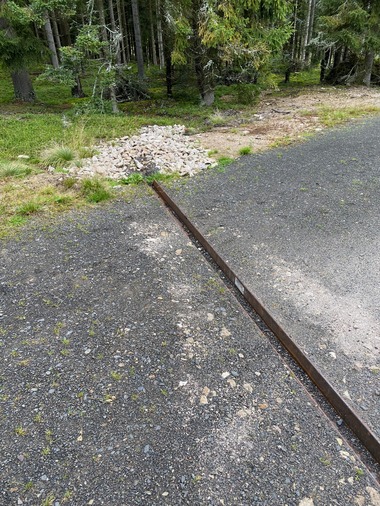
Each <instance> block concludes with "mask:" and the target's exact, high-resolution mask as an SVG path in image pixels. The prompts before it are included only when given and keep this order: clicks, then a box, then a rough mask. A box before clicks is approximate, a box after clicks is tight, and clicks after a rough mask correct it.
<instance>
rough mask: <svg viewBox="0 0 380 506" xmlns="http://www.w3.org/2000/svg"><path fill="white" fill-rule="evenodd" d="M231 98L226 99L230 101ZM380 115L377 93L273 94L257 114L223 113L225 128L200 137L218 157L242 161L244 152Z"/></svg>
mask: <svg viewBox="0 0 380 506" xmlns="http://www.w3.org/2000/svg"><path fill="white" fill-rule="evenodd" d="M228 99H229V97H228V96H225V97H224V100H226V101H228ZM379 111H380V90H379V89H377V88H372V89H368V88H364V87H355V88H331V87H328V88H321V87H313V88H312V89H309V90H306V91H305V90H290V92H287V95H286V96H276V94H275V93H273V92H272V93H271V92H267V93H265V95H263V97H262V99H261V101H260V103H259V105H258V107H257V111H256V112H255V114H253V115H250V116H247V111H244V112H242V113H239V111H235V110H234V111H231V115H228V111H227V112H226V111H224V112H220V114H219V116H220V117H218V118H215V122H217V121H219V123H220V124H219V125H217V126H215V127H214V128H212V129H211V130H209V131H207V132H204V133H200V134H197V135H196V137H197V138H198V139H199V141H200V144H201V145H202V146H203V147H204V148H207V149H209V150H212V151H213V152H214V153H215V154H217V155H218V157H220V156H227V157H232V158H234V157H236V156H238V155H239V151H240V150H241V149H242V148H245V147H249V148H251V152H257V151H261V150H265V149H268V148H271V147H274V146H277V145H281V144H288V143H290V142H294V141H296V140H302V139H303V138H304V137H305V134H306V135H307V134H313V133H314V132H318V131H320V130H322V129H325V128H327V127H329V126H334V125H335V124H337V123H340V122H344V121H345V120H347V119H350V118H352V117H357V116H360V115H362V114H368V113H371V112H373V113H375V112H379Z"/></svg>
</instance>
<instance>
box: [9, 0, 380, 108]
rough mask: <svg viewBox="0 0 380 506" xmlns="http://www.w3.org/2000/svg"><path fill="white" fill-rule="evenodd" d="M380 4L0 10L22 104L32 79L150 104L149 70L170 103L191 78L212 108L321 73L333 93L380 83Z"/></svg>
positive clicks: (140, 3) (21, 5)
mask: <svg viewBox="0 0 380 506" xmlns="http://www.w3.org/2000/svg"><path fill="white" fill-rule="evenodd" d="M379 52H380V2H379V1H378V0H344V1H343V0H252V1H246V0H244V1H243V0H232V1H231V0H225V1H224V0H223V1H220V2H219V1H215V0H207V1H204V0H174V1H172V0H89V1H88V2H84V1H82V0H68V1H65V0H1V1H0V58H1V64H2V66H3V68H4V69H5V72H6V73H7V74H8V75H10V76H11V79H12V83H13V88H14V95H15V98H17V99H18V100H21V101H26V102H33V101H34V100H35V99H36V93H35V90H34V87H33V84H32V80H31V78H30V71H31V69H34V68H36V65H37V66H38V67H39V69H41V75H40V76H39V79H45V80H48V81H51V82H56V83H61V84H66V85H67V86H68V87H70V89H71V93H72V95H73V96H76V97H82V96H83V95H84V91H83V85H82V82H83V78H84V76H85V75H86V73H87V72H88V71H89V67H90V68H91V73H92V74H91V75H92V77H93V79H92V82H91V96H92V98H93V100H94V101H101V100H108V101H110V103H111V104H112V110H113V111H114V112H117V110H118V103H121V102H123V101H127V100H134V99H138V98H141V97H144V96H148V95H149V83H148V82H147V80H146V72H147V69H148V68H152V67H157V68H160V69H161V70H163V72H162V73H161V74H160V75H161V76H162V80H163V85H164V86H165V88H166V93H167V96H169V97H171V96H173V94H175V86H176V82H177V81H178V80H179V79H180V78H181V77H182V78H184V76H186V77H185V79H188V80H189V81H191V80H194V82H195V83H196V86H197V88H198V91H199V94H200V96H201V101H202V103H203V104H206V105H211V104H212V103H213V101H214V90H215V87H216V86H217V85H218V84H220V83H223V84H227V85H228V84H233V83H255V84H259V85H262V86H265V85H266V82H267V80H268V76H270V74H271V73H273V72H276V73H280V74H283V76H284V80H285V82H287V81H289V80H291V79H292V74H293V73H294V72H297V71H300V70H302V69H305V68H310V67H311V66H317V65H318V66H319V68H320V80H321V82H326V83H330V84H344V83H348V84H354V83H355V84H364V85H366V86H369V85H370V84H371V83H377V82H378V81H379V79H380V71H379V64H378V62H377V58H378V56H379Z"/></svg>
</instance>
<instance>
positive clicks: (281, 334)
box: [153, 181, 380, 464]
mask: <svg viewBox="0 0 380 506" xmlns="http://www.w3.org/2000/svg"><path fill="white" fill-rule="evenodd" d="M153 188H154V189H155V190H156V192H157V193H158V195H159V196H160V197H161V198H162V200H163V201H164V202H165V203H166V204H167V205H168V206H169V207H170V208H171V209H172V211H173V212H174V213H175V214H176V215H177V217H178V219H179V220H180V221H181V222H182V223H183V224H184V225H185V226H186V227H187V228H188V230H189V231H190V232H191V234H192V235H193V236H194V237H195V239H196V240H197V241H198V242H199V243H200V244H201V245H202V247H203V248H204V249H205V250H206V251H207V253H208V254H209V255H210V256H211V257H212V259H213V260H214V261H215V262H216V264H217V265H218V266H219V267H220V268H221V270H222V271H223V273H224V274H225V275H226V276H227V277H228V279H229V280H230V281H232V283H234V285H235V286H236V287H237V288H238V290H239V291H240V292H241V294H242V295H243V297H244V298H245V300H246V301H247V302H248V304H249V305H250V306H251V307H252V308H253V309H254V310H255V311H256V313H257V314H258V315H259V316H260V318H261V319H262V320H263V322H264V323H265V324H266V325H267V327H268V328H269V329H270V330H271V331H272V332H273V334H274V335H275V336H276V337H277V339H278V340H279V341H280V342H281V344H282V345H283V346H284V347H285V348H286V350H287V351H288V352H289V353H290V354H291V356H292V357H293V358H294V360H295V361H296V362H297V363H298V364H299V365H300V367H302V369H303V370H304V371H305V373H306V374H307V375H308V376H309V378H310V379H311V380H312V381H313V383H314V384H315V385H316V386H317V387H318V389H319V390H320V391H321V392H322V394H323V395H324V396H325V397H326V399H327V400H328V402H329V403H330V404H331V406H332V407H333V408H334V409H335V410H336V411H337V413H338V414H339V416H340V417H341V418H342V419H343V420H344V421H345V423H346V424H347V426H348V427H350V429H351V430H352V431H353V432H354V433H355V434H356V436H357V437H358V438H359V439H360V441H361V442H362V444H363V445H364V446H365V447H366V448H367V450H368V451H369V452H370V453H371V454H372V456H373V457H374V459H375V460H376V462H378V463H379V464H380V440H379V439H378V438H377V437H376V435H375V434H374V433H373V432H372V431H371V429H370V428H369V427H368V426H367V425H366V424H365V422H363V420H362V419H361V418H360V415H359V414H358V413H357V412H356V411H355V410H354V409H353V408H352V407H351V406H349V405H348V404H347V402H346V401H345V400H344V399H343V398H342V397H341V395H340V394H339V393H338V392H337V391H336V390H335V389H334V387H333V386H332V385H331V384H330V383H329V382H328V381H327V380H326V378H325V377H324V376H323V374H322V373H321V372H320V371H319V370H318V369H317V368H316V367H315V366H314V364H313V363H312V362H311V361H310V360H309V358H308V357H307V356H306V355H305V353H304V352H303V351H302V350H301V349H300V348H299V347H298V346H297V345H296V344H295V343H294V341H293V340H292V338H291V337H290V336H289V335H288V334H287V333H286V332H285V331H284V329H283V328H282V327H281V326H280V325H279V324H278V323H277V322H276V320H275V319H274V318H273V316H272V315H271V314H270V313H269V312H268V311H267V310H266V309H265V307H264V306H263V305H262V303H261V302H260V301H259V299H258V298H257V297H256V296H255V295H253V294H252V293H251V292H250V290H249V289H248V288H247V287H246V286H245V285H244V284H243V283H242V282H241V280H240V279H239V278H238V277H237V276H236V275H235V273H234V272H233V270H232V269H231V267H230V266H229V265H228V264H227V263H226V262H225V261H224V260H223V258H222V257H221V256H220V255H219V254H218V253H217V252H216V251H215V249H214V248H213V247H212V246H211V244H210V243H209V242H208V241H207V239H206V238H205V237H204V236H203V235H202V234H201V232H199V230H198V229H197V228H196V227H195V225H193V223H192V222H191V221H190V220H189V218H188V217H187V216H186V215H185V213H183V211H182V210H181V209H180V208H179V207H178V206H177V204H176V203H175V202H174V201H173V199H171V198H170V197H169V195H168V194H167V193H166V192H165V190H164V189H163V188H162V186H161V185H160V184H159V183H157V182H156V181H154V183H153Z"/></svg>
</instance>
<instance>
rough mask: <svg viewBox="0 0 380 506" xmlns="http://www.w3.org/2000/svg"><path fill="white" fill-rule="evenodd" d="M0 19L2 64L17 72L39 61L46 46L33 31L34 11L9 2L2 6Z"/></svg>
mask: <svg viewBox="0 0 380 506" xmlns="http://www.w3.org/2000/svg"><path fill="white" fill-rule="evenodd" d="M0 18H1V19H2V21H3V26H2V28H1V29H0V63H1V64H2V65H3V66H5V67H7V68H8V69H10V70H17V69H20V68H23V67H25V66H27V65H29V64H30V63H32V62H37V61H39V60H40V59H41V55H42V54H43V52H44V49H43V48H44V46H43V44H42V43H41V42H40V41H39V39H37V37H36V36H35V34H34V32H33V30H32V24H31V23H32V21H33V20H34V15H33V12H32V10H31V9H30V8H29V7H24V6H22V7H21V6H19V5H18V4H16V3H15V2H14V1H13V0H8V1H7V2H5V3H2V4H1V6H0Z"/></svg>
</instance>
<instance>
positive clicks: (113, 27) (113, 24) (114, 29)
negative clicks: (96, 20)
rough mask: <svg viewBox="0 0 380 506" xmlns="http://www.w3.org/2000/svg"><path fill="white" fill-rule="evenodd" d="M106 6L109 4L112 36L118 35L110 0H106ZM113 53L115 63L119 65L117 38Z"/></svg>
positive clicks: (119, 56) (118, 42)
mask: <svg viewBox="0 0 380 506" xmlns="http://www.w3.org/2000/svg"><path fill="white" fill-rule="evenodd" d="M108 6H109V11H110V20H111V30H112V37H113V38H115V37H117V36H118V30H117V27H116V22H115V14H114V10H113V3H112V0H108ZM115 53H116V63H117V64H118V65H121V55H120V41H119V40H118V41H117V42H116V47H115Z"/></svg>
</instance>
